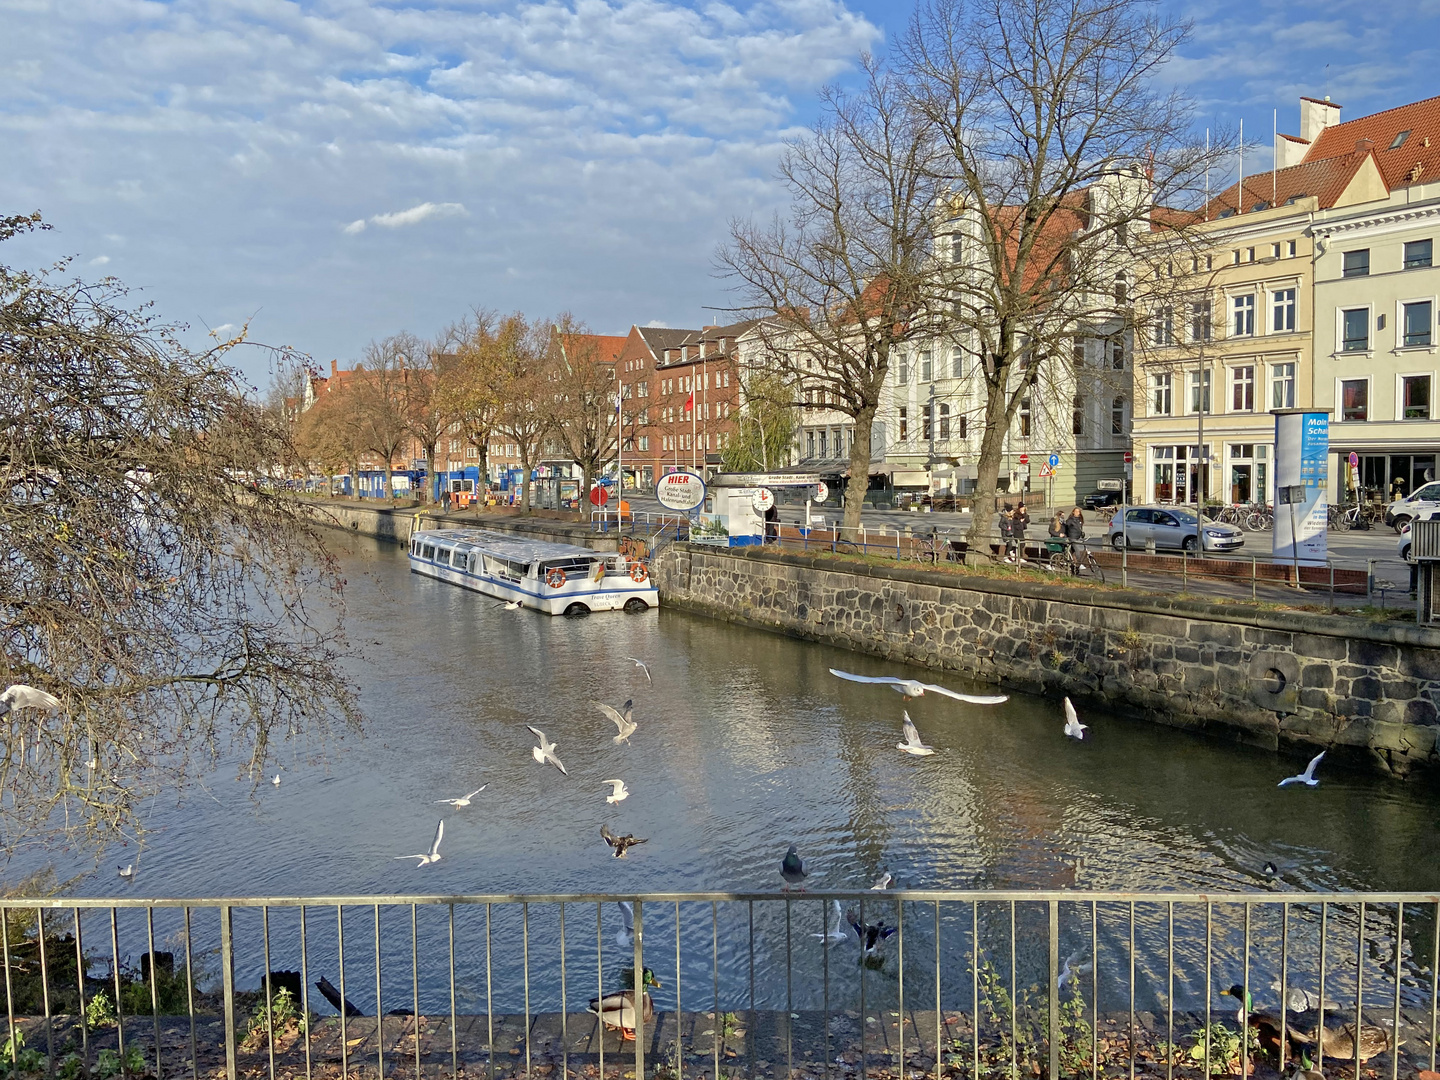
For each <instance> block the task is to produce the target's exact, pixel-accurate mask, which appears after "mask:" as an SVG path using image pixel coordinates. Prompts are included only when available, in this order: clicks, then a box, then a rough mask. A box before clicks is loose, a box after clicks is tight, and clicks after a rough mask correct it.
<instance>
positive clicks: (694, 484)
mask: <svg viewBox="0 0 1440 1080" xmlns="http://www.w3.org/2000/svg"><path fill="white" fill-rule="evenodd" d="M655 498H657V499H659V500H660V505H661V506H663V507H665V508H666V509H668V510H694V509H695V508H696V507H697V506H699V505H700V504H701V503H703V502H704V501H705V481H704V480H702V479H701V478H700V474H699V473H693V472H689V471H681V472H672V473H666V474H665V475H664V476H662V477H660V479H659V480H657V481H656V483H655Z"/></svg>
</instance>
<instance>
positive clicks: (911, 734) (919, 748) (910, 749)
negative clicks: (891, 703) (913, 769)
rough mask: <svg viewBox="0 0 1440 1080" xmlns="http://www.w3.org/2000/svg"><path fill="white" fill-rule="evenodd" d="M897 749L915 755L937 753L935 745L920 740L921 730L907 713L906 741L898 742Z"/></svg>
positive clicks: (922, 755)
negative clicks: (928, 744)
mask: <svg viewBox="0 0 1440 1080" xmlns="http://www.w3.org/2000/svg"><path fill="white" fill-rule="evenodd" d="M895 749H896V750H900V751H902V752H904V753H906V754H912V755H914V756H915V757H928V756H929V755H930V754H933V753H935V748H934V747H933V746H926V745H925V744H924V743H923V742H921V741H920V731H919V729H917V728H916V727H915V721H914V720H911V719H910V714H909V713H908V712H907V713H906V714H905V741H904V742H900V743H896V744H895Z"/></svg>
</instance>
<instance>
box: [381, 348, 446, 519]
mask: <svg viewBox="0 0 1440 1080" xmlns="http://www.w3.org/2000/svg"><path fill="white" fill-rule="evenodd" d="M387 340H388V341H390V342H392V343H393V344H392V347H393V348H394V350H395V352H396V354H397V355H398V356H400V357H402V358H403V360H404V364H405V374H404V377H403V379H402V380H401V384H400V386H401V397H402V401H403V409H402V413H403V415H404V418H405V429H406V430H407V431H408V432H409V433H410V435H411V436H412V437H413V438H414V440H415V442H416V443H417V444H418V445H419V447H420V452H421V453H422V454H424V455H425V465H426V482H425V487H424V489H423V490H422V491H421V492H419V497H420V501H421V502H433V501H434V498H435V487H434V485H435V477H436V476H438V475H439V468H440V465H439V456H440V455H439V449H440V440H441V439H443V438H444V437H445V433H446V432H447V431H449V429H450V425H451V424H452V423H453V417H452V415H451V414H450V412H449V410H447V409H446V408H445V401H444V398H443V396H442V395H441V394H440V393H439V387H440V374H441V370H442V368H443V367H444V366H445V364H446V363H447V354H446V352H445V349H444V347H443V345H441V344H440V343H439V342H431V341H422V340H420V339H419V338H417V337H416V336H415V335H414V334H403V333H402V334H397V335H395V337H393V338H389V339H387Z"/></svg>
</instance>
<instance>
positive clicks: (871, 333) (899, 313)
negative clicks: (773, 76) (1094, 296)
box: [719, 57, 941, 529]
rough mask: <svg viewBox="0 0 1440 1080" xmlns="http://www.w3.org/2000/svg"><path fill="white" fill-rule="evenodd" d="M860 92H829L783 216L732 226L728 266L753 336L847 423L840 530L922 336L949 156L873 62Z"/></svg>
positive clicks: (856, 514) (855, 517)
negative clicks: (899, 370)
mask: <svg viewBox="0 0 1440 1080" xmlns="http://www.w3.org/2000/svg"><path fill="white" fill-rule="evenodd" d="M864 75H865V81H864V84H863V86H862V87H861V88H860V89H859V90H858V91H857V92H856V93H855V94H854V95H853V96H852V95H849V94H846V93H844V92H842V91H840V90H835V89H831V90H827V91H826V92H825V95H824V99H823V104H824V109H823V116H822V118H821V119H820V121H819V122H817V124H816V125H815V128H814V130H813V131H812V132H811V133H810V134H809V135H808V136H807V137H805V138H803V139H799V140H797V141H795V142H793V143H792V144H791V145H790V147H789V148H788V150H787V151H786V154H785V157H784V159H783V161H782V163H781V169H780V172H781V176H782V177H783V178H784V180H785V181H786V183H787V185H788V186H789V188H790V192H791V197H792V208H791V215H790V222H789V223H788V224H786V223H784V222H782V221H779V220H776V221H775V222H774V223H773V224H771V225H770V226H768V227H766V228H761V227H759V226H756V225H755V224H753V223H751V222H748V221H735V222H732V223H731V240H730V243H729V245H728V246H727V247H726V248H725V249H724V250H722V252H721V253H720V256H719V263H720V267H721V270H722V272H723V273H725V274H727V275H728V276H730V277H733V278H734V279H736V281H737V282H738V288H739V292H740V293H741V295H742V296H743V298H744V302H745V304H746V305H747V307H748V308H749V309H750V310H751V312H752V314H756V315H759V316H762V317H763V318H764V321H763V322H762V323H761V324H760V327H759V330H758V332H759V333H760V334H761V336H762V338H763V339H764V344H765V346H766V348H767V351H768V352H769V353H770V354H771V355H773V356H774V357H775V358H776V362H777V364H778V366H779V369H780V371H781V372H782V373H783V374H784V375H785V376H786V381H787V382H788V383H790V384H791V385H795V386H801V385H803V386H805V387H810V388H816V389H818V391H820V392H823V393H824V394H825V396H826V399H827V400H828V401H829V402H830V407H831V408H833V409H835V410H837V411H838V412H840V413H843V414H844V415H846V416H848V417H850V418H852V419H853V420H854V423H855V437H854V440H853V442H852V444H851V448H850V480H849V483H848V484H847V485H846V488H845V511H844V527H845V528H848V529H855V528H858V527H859V524H860V513H861V509H862V507H863V505H864V498H865V492H866V490H867V488H868V486H869V473H870V457H871V429H872V426H873V424H874V421H875V413H876V410H877V409H878V407H879V404H880V398H881V391H882V388H883V387H884V385H885V378H886V375H887V373H888V372H889V370H890V360H891V356H892V353H893V352H894V350H895V349H896V347H897V346H899V345H901V344H903V343H904V342H907V341H909V340H911V339H912V338H914V337H916V336H917V335H920V334H923V333H926V332H927V330H928V327H929V326H930V324H931V322H932V320H931V318H930V313H929V310H928V306H929V304H930V303H931V301H932V298H933V293H934V290H933V289H932V288H931V285H930V277H931V275H932V274H933V272H934V271H933V266H932V262H931V260H930V258H929V254H930V246H931V234H932V225H933V217H934V213H933V209H934V205H935V197H936V190H937V189H936V182H935V175H936V173H937V171H938V170H939V166H940V164H941V162H940V160H939V159H938V158H937V149H939V145H938V144H937V142H936V140H935V137H934V133H933V131H932V130H931V125H930V122H929V120H928V118H927V117H925V116H924V114H923V113H921V112H919V111H917V110H915V109H913V108H912V107H911V106H910V102H909V98H908V95H907V89H906V87H905V85H904V84H903V83H902V82H901V81H900V80H898V79H897V78H895V76H893V75H892V74H891V73H889V72H888V71H886V69H885V68H884V67H883V66H882V65H881V64H879V63H878V62H876V61H875V60H873V59H871V58H869V57H866V58H865V65H864Z"/></svg>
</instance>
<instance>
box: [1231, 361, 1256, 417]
mask: <svg viewBox="0 0 1440 1080" xmlns="http://www.w3.org/2000/svg"><path fill="white" fill-rule="evenodd" d="M1230 386H1231V391H1232V393H1231V398H1230V409H1231V411H1232V412H1254V411H1255V365H1254V364H1244V365H1242V366H1241V367H1237V368H1234V369H1232V372H1231V376H1230Z"/></svg>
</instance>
